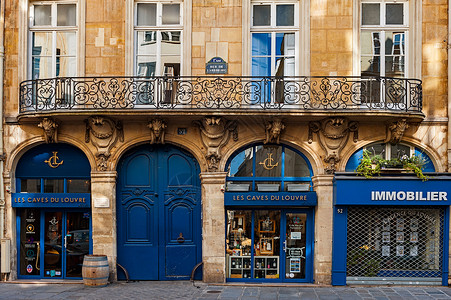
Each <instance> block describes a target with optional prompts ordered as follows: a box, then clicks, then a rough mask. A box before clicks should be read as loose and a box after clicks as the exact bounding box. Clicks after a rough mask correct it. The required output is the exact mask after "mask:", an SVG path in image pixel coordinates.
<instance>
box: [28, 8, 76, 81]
mask: <svg viewBox="0 0 451 300" xmlns="http://www.w3.org/2000/svg"><path fill="white" fill-rule="evenodd" d="M29 16H30V19H29V40H30V43H29V45H30V48H29V56H28V57H29V58H30V60H29V69H28V73H29V76H31V78H32V79H39V78H53V77H74V76H76V75H77V35H78V26H77V4H76V3H73V2H63V1H58V2H49V1H39V2H33V3H32V4H31V5H30V9H29Z"/></svg>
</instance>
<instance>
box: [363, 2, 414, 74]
mask: <svg viewBox="0 0 451 300" xmlns="http://www.w3.org/2000/svg"><path fill="white" fill-rule="evenodd" d="M408 7H409V5H408V2H407V1H393V0H392V1H384V0H380V1H362V2H361V10H360V11H361V32H360V69H361V74H362V76H365V75H366V76H387V77H406V76H407V74H408V70H407V66H408V65H407V63H406V62H407V61H408V60H407V58H408V55H409V53H407V49H408V36H409V35H408V33H409V19H408V17H409V13H408Z"/></svg>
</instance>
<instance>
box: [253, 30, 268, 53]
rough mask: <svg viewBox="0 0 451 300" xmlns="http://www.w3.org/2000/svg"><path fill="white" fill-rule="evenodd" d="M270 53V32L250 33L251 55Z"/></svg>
mask: <svg viewBox="0 0 451 300" xmlns="http://www.w3.org/2000/svg"><path fill="white" fill-rule="evenodd" d="M263 55H264V56H266V55H271V34H270V33H253V34H252V56H263Z"/></svg>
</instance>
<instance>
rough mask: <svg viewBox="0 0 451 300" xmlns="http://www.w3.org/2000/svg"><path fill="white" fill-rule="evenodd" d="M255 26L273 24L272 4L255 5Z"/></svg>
mask: <svg viewBox="0 0 451 300" xmlns="http://www.w3.org/2000/svg"><path fill="white" fill-rule="evenodd" d="M253 9H254V19H253V25H254V26H269V25H271V6H270V5H254V6H253Z"/></svg>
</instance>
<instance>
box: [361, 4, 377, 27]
mask: <svg viewBox="0 0 451 300" xmlns="http://www.w3.org/2000/svg"><path fill="white" fill-rule="evenodd" d="M380 19H381V16H380V4H379V3H362V25H380V23H381V21H380Z"/></svg>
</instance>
